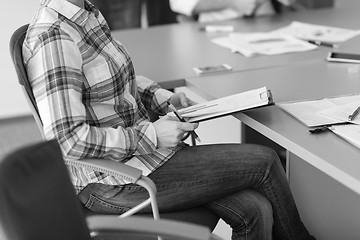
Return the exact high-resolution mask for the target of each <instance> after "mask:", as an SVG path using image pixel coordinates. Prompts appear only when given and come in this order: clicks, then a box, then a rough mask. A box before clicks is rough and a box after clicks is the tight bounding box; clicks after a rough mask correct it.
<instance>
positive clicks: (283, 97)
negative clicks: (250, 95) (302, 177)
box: [186, 60, 360, 194]
mask: <svg viewBox="0 0 360 240" xmlns="http://www.w3.org/2000/svg"><path fill="white" fill-rule="evenodd" d="M359 74H360V66H359V65H356V64H341V63H340V64H339V63H327V62H325V61H321V60H314V61H310V62H306V63H305V62H304V63H299V64H296V65H291V66H290V65H289V66H285V67H284V66H283V67H278V68H269V69H261V70H256V71H247V72H236V73H231V74H226V75H221V76H209V77H202V78H192V79H188V80H187V82H186V83H187V86H188V87H189V88H190V89H192V90H194V91H196V92H197V93H199V94H201V95H202V96H203V97H206V98H207V99H212V98H218V97H223V96H226V95H229V94H233V93H237V92H241V91H246V90H250V89H253V88H257V87H261V86H267V87H268V88H269V89H271V91H272V93H273V95H274V100H275V102H284V101H292V100H301V99H314V98H324V97H331V96H336V95H343V94H351V93H359V92H360V78H359ZM234 116H235V117H236V118H238V119H239V120H241V121H242V122H243V123H245V124H246V125H248V126H249V127H251V128H253V129H255V130H256V131H258V132H260V133H261V134H263V135H265V136H266V137H268V138H270V139H272V140H273V141H274V142H276V143H278V144H279V145H281V146H283V147H284V148H286V149H288V150H289V151H290V152H292V153H294V154H296V155H298V156H299V157H300V158H302V159H304V160H305V161H307V162H308V163H310V164H311V165H313V166H314V167H316V168H318V169H319V170H321V171H323V172H325V173H326V174H328V175H329V176H331V177H332V178H334V179H336V180H337V181H339V182H341V183H342V184H344V185H346V186H347V187H349V188H350V189H352V190H354V191H355V192H357V193H359V194H360V171H359V169H360V161H359V159H360V149H357V148H356V147H353V146H352V145H350V144H348V143H347V142H345V141H344V140H342V139H341V138H339V137H337V136H336V135H335V134H333V133H331V132H326V133H324V134H319V135H313V134H310V133H309V132H308V130H309V129H308V128H307V127H306V126H305V125H303V124H302V123H300V122H299V121H298V120H296V119H295V118H293V117H292V116H290V115H289V114H287V113H286V112H284V111H282V110H281V109H280V108H278V107H277V106H276V105H275V106H270V107H265V108H261V109H256V110H251V111H246V112H245V113H238V114H235V115H234Z"/></svg>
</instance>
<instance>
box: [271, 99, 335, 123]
mask: <svg viewBox="0 0 360 240" xmlns="http://www.w3.org/2000/svg"><path fill="white" fill-rule="evenodd" d="M277 106H279V107H280V108H281V109H283V110H285V111H286V112H288V113H289V114H290V115H292V116H293V117H295V118H297V119H298V120H300V121H301V122H302V123H304V124H305V125H306V126H308V127H316V126H321V125H331V124H335V123H338V122H339V121H338V120H336V119H333V118H329V117H326V116H323V115H320V114H319V112H320V111H322V110H323V109H327V108H331V107H334V106H335V105H334V104H333V103H332V102H331V101H328V100H327V99H320V100H314V101H303V102H289V103H278V104H277Z"/></svg>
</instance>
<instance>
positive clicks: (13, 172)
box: [0, 141, 90, 240]
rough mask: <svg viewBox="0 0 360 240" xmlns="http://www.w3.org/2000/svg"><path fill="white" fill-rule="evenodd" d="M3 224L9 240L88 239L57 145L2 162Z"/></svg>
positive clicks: (44, 145) (31, 149)
mask: <svg viewBox="0 0 360 240" xmlns="http://www.w3.org/2000/svg"><path fill="white" fill-rule="evenodd" d="M0 213H1V214H0V224H1V226H2V229H3V231H4V234H5V236H6V239H9V240H13V239H14V240H39V239H52V240H60V239H61V240H64V239H67V240H68V239H74V240H75V239H76V240H89V239H90V235H89V230H88V227H87V224H86V221H85V217H84V215H83V212H82V208H81V205H80V202H79V201H78V198H77V196H76V194H75V191H74V188H73V186H72V183H71V181H70V177H69V174H68V172H67V169H66V167H65V165H64V161H63V159H62V154H61V150H60V147H59V146H58V143H57V142H55V141H49V142H41V143H37V144H33V145H31V146H27V147H23V148H21V149H20V150H18V151H15V152H14V153H11V154H10V155H8V156H7V157H5V158H4V159H2V160H1V161H0Z"/></svg>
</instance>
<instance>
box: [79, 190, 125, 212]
mask: <svg viewBox="0 0 360 240" xmlns="http://www.w3.org/2000/svg"><path fill="white" fill-rule="evenodd" d="M95 202H97V203H98V204H100V205H102V206H104V207H107V208H109V209H112V210H115V211H121V212H126V211H128V210H129V209H130V208H127V207H120V206H115V205H114V204H111V203H108V202H106V201H104V200H103V199H101V198H99V197H97V196H95V195H93V194H90V196H89V199H88V201H87V202H86V205H85V206H86V207H88V208H89V209H91V208H92V207H93V206H94V203H95Z"/></svg>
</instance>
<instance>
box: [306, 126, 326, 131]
mask: <svg viewBox="0 0 360 240" xmlns="http://www.w3.org/2000/svg"><path fill="white" fill-rule="evenodd" d="M328 129H329V128H328V127H327V126H322V127H318V128H314V129H310V130H309V132H311V133H322V132H325V131H326V130H328Z"/></svg>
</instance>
